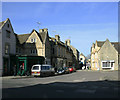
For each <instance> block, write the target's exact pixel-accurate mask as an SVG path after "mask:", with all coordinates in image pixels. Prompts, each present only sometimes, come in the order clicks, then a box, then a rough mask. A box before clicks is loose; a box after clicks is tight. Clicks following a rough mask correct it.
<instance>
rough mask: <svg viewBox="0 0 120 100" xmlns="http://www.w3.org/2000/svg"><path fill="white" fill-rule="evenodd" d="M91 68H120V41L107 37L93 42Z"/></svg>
mask: <svg viewBox="0 0 120 100" xmlns="http://www.w3.org/2000/svg"><path fill="white" fill-rule="evenodd" d="M91 70H118V42H110V41H109V40H108V39H106V41H96V42H95V43H93V44H92V47H91Z"/></svg>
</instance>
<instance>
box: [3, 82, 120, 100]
mask: <svg viewBox="0 0 120 100" xmlns="http://www.w3.org/2000/svg"><path fill="white" fill-rule="evenodd" d="M119 87H120V81H108V80H104V81H88V82H54V83H49V84H37V85H33V86H27V87H15V88H8V89H6V88H5V89H2V98H3V99H5V98H6V99H8V98H118V93H119Z"/></svg>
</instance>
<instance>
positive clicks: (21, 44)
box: [0, 19, 79, 75]
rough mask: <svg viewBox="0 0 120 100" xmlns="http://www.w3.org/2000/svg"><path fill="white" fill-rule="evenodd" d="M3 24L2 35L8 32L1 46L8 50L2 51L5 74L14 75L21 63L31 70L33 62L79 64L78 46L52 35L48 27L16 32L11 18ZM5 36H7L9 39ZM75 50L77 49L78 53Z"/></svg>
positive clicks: (55, 65) (59, 64)
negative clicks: (23, 32) (20, 32)
mask: <svg viewBox="0 0 120 100" xmlns="http://www.w3.org/2000/svg"><path fill="white" fill-rule="evenodd" d="M4 23H7V24H4ZM8 24H9V27H8ZM1 25H2V26H1V29H2V30H3V31H2V33H0V35H3V36H4V35H5V34H6V35H5V36H4V37H2V42H3V44H4V46H1V48H2V51H4V52H7V55H6V54H5V53H4V52H2V55H3V56H2V58H1V59H2V60H3V61H2V62H3V64H2V68H1V70H2V73H3V75H8V74H9V75H12V74H13V72H12V70H13V66H14V65H16V66H17V70H18V73H19V68H20V65H23V66H24V69H25V70H24V71H27V70H28V71H30V69H31V67H32V65H33V64H43V63H44V64H51V65H52V66H53V67H57V68H59V67H65V66H72V65H73V64H74V65H76V66H77V64H78V62H79V61H77V59H78V60H79V57H78V58H76V57H75V56H76V55H79V52H78V50H77V49H76V48H74V50H73V47H72V46H71V45H70V42H69V43H64V42H62V41H60V36H59V35H55V38H54V37H50V36H49V34H48V29H47V28H44V29H40V30H39V32H37V31H36V30H35V29H33V30H32V32H31V33H27V34H16V33H14V31H13V28H12V25H11V24H10V20H9V19H7V20H6V21H5V22H2V24H1ZM8 33H9V34H8ZM8 36H9V37H8ZM4 38H7V40H6V39H4ZM3 44H2V45H3ZM74 51H77V53H78V54H76V52H74ZM4 63H5V64H4ZM5 65H6V66H5ZM6 68H7V69H8V70H7V71H6V70H5V69H6ZM24 71H23V74H24Z"/></svg>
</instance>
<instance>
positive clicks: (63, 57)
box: [50, 35, 73, 68]
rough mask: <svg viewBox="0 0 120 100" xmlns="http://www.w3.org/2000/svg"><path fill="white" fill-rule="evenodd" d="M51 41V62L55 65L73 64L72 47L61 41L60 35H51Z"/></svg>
mask: <svg viewBox="0 0 120 100" xmlns="http://www.w3.org/2000/svg"><path fill="white" fill-rule="evenodd" d="M50 42H51V54H52V55H51V62H52V65H53V66H54V67H57V68H59V67H66V66H72V64H73V61H72V57H73V52H72V49H71V48H70V47H69V46H67V45H65V43H63V42H62V41H60V36H59V35H55V38H53V37H50Z"/></svg>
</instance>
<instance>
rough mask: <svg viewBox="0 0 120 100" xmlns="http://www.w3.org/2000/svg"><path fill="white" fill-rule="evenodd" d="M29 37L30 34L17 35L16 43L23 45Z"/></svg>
mask: <svg viewBox="0 0 120 100" xmlns="http://www.w3.org/2000/svg"><path fill="white" fill-rule="evenodd" d="M29 36H30V34H21V35H17V39H18V42H19V43H20V44H23V43H24V42H25V41H26V40H27V39H28V37H29Z"/></svg>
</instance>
